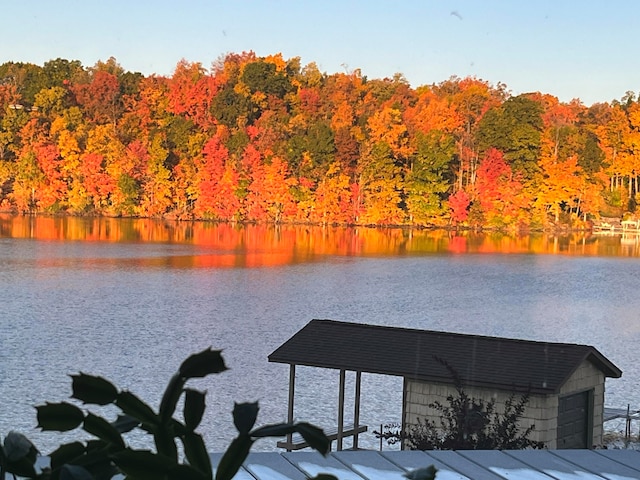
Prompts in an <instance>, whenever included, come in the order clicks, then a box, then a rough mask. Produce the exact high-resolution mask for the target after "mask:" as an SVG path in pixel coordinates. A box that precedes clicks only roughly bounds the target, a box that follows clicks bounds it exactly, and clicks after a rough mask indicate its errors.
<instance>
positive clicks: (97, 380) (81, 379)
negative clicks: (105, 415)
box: [71, 372, 118, 405]
mask: <svg viewBox="0 0 640 480" xmlns="http://www.w3.org/2000/svg"><path fill="white" fill-rule="evenodd" d="M71 379H72V382H71V388H72V390H73V393H72V395H71V397H72V398H75V399H77V400H80V401H82V402H84V403H91V404H93V405H107V404H109V403H113V402H114V401H115V399H116V396H117V395H118V389H117V388H116V387H115V385H113V384H112V383H111V382H109V381H108V380H105V379H104V378H102V377H96V376H93V375H87V374H85V373H82V372H80V374H79V375H71Z"/></svg>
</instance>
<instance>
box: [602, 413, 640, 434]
mask: <svg viewBox="0 0 640 480" xmlns="http://www.w3.org/2000/svg"><path fill="white" fill-rule="evenodd" d="M621 418H622V419H624V421H625V422H624V423H625V425H624V439H625V440H626V441H629V440H631V434H632V428H631V427H632V425H631V424H632V422H633V421H634V420H640V410H631V405H627V408H626V409H625V408H612V407H604V418H603V420H604V422H609V421H611V420H617V419H621ZM638 440H640V431H639V432H638Z"/></svg>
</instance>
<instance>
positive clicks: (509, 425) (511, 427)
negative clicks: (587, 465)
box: [374, 357, 544, 450]
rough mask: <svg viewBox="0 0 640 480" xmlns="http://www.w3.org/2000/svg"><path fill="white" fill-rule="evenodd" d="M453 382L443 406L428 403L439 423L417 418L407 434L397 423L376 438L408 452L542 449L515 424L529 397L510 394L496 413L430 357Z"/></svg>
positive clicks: (528, 432) (529, 429) (528, 431)
mask: <svg viewBox="0 0 640 480" xmlns="http://www.w3.org/2000/svg"><path fill="white" fill-rule="evenodd" d="M434 358H435V359H436V361H438V362H440V363H441V364H442V365H443V366H444V367H445V368H446V369H447V370H448V371H449V374H450V375H451V377H452V379H453V385H454V387H455V391H456V393H455V395H454V394H450V395H448V396H447V402H448V403H447V404H442V403H441V402H439V401H435V402H433V403H430V404H429V408H432V409H434V410H436V411H437V412H439V413H440V424H439V425H437V424H436V422H434V421H432V420H428V419H420V418H418V419H417V422H418V423H417V424H415V425H411V426H410V427H409V428H408V430H407V431H402V429H401V427H400V426H399V425H398V424H393V423H392V424H387V425H385V426H384V428H383V430H382V432H377V431H374V434H376V436H377V438H383V439H386V440H387V442H388V443H389V444H391V445H393V444H396V443H398V442H404V444H405V445H406V446H408V447H409V448H410V449H412V450H513V449H523V448H535V449H539V448H544V443H543V442H538V441H535V440H531V439H530V438H529V436H530V435H531V433H532V432H533V431H534V430H535V425H530V426H529V427H527V428H526V429H525V430H524V431H520V427H519V422H520V420H521V419H522V417H523V415H524V412H525V408H526V406H527V404H528V403H529V394H528V393H525V394H522V395H520V397H519V398H518V399H516V395H515V393H511V395H509V397H508V398H507V400H506V401H505V408H504V412H503V413H502V414H500V413H499V412H497V411H496V405H495V400H494V399H491V400H490V401H488V402H485V401H484V400H482V399H477V398H474V397H470V396H469V395H468V394H467V392H466V391H465V389H464V387H463V384H462V381H461V379H460V376H459V375H458V373H457V372H456V371H455V369H454V368H453V367H451V366H450V365H449V364H448V363H447V362H446V361H445V360H443V359H440V358H437V357H434Z"/></svg>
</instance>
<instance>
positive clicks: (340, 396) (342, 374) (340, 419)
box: [337, 369, 345, 451]
mask: <svg viewBox="0 0 640 480" xmlns="http://www.w3.org/2000/svg"><path fill="white" fill-rule="evenodd" d="M344 381H345V371H344V370H342V369H341V370H340V391H339V393H338V438H337V442H338V446H337V450H338V451H341V450H342V432H343V431H344V383H345V382H344Z"/></svg>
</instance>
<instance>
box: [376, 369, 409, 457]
mask: <svg viewBox="0 0 640 480" xmlns="http://www.w3.org/2000/svg"><path fill="white" fill-rule="evenodd" d="M407 386H408V385H407V377H402V415H401V417H402V420H401V422H400V433H401V434H402V433H403V432H404V431H405V428H406V427H407V424H406V419H405V417H406V411H407ZM380 433H382V429H380ZM400 450H404V440H402V439H401V440H400Z"/></svg>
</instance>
